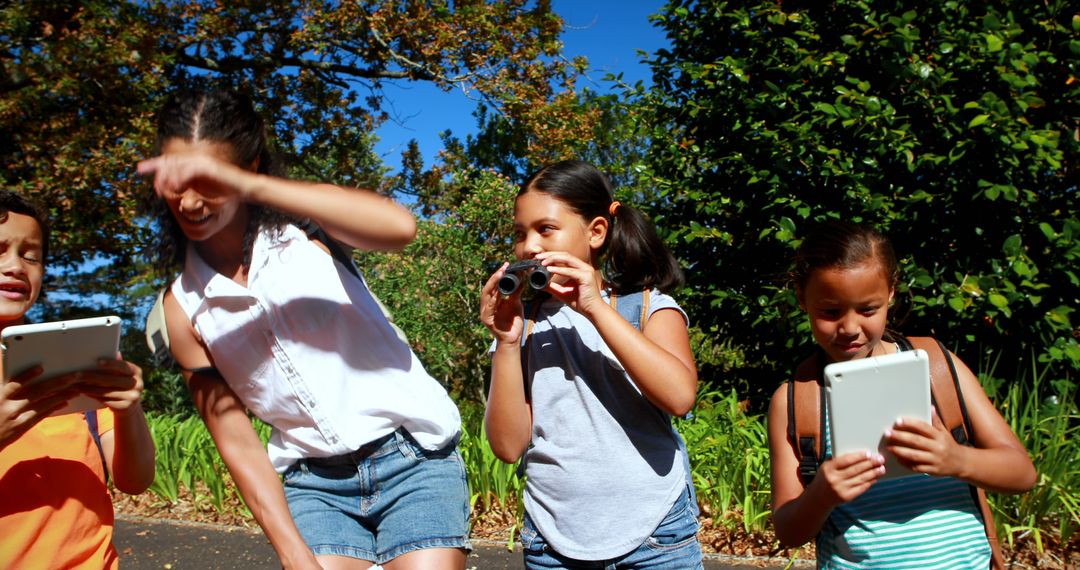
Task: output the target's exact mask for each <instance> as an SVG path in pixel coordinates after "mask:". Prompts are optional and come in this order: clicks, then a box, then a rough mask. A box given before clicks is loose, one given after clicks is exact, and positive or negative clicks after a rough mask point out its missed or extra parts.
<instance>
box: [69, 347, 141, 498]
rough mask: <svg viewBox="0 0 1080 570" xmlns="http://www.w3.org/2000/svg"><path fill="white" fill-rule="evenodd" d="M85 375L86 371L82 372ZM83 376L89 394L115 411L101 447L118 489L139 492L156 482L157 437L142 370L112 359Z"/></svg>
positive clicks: (128, 363)
mask: <svg viewBox="0 0 1080 570" xmlns="http://www.w3.org/2000/svg"><path fill="white" fill-rule="evenodd" d="M83 374H84V375H85V374H86V373H83ZM87 376H88V377H85V378H84V379H83V383H84V384H83V387H84V388H85V392H86V394H87V395H89V396H92V397H94V398H96V399H98V400H100V401H101V402H103V403H104V404H105V405H106V406H107V407H108V408H109V409H110V410H112V412H113V417H114V422H113V429H111V430H109V431H106V432H105V433H103V434H101V450H102V451H103V452H104V454H105V461H106V462H107V463H108V468H109V473H110V474H112V479H113V484H114V485H115V486H116V488H117V489H119V490H120V491H123V492H124V493H127V494H129V495H137V494H139V493H142V492H143V491H145V490H146V489H148V488H149V487H150V485H151V484H152V483H153V482H154V470H155V465H154V439H153V437H151V435H150V427H149V426H148V425H146V415H145V414H143V409H142V403H141V401H142V391H143V381H142V370H141V369H140V368H139V367H138V366H135V365H134V364H132V363H130V362H126V361H124V360H120V359H117V360H109V361H103V362H102V363H101V368H100V369H99V370H97V371H95V372H94V373H93V375H87Z"/></svg>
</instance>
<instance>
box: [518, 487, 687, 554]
mask: <svg viewBox="0 0 1080 570" xmlns="http://www.w3.org/2000/svg"><path fill="white" fill-rule="evenodd" d="M690 496H691V494H690V491H689V490H687V492H685V493H683V494H682V495H680V496H679V499H678V500H676V501H675V504H674V505H673V506H672V507H671V511H669V512H668V514H667V516H666V517H664V520H663V521H661V522H660V526H658V527H657V528H656V530H654V531H653V533H652V536H650V537H649V538H647V539H645V542H643V543H642V544H641V546H638V547H637V549H636V550H634V551H633V552H630V553H629V554H626V555H623V556H621V557H619V558H617V559H614V560H574V559H571V558H567V557H565V556H562V555H560V554H559V553H558V552H555V551H554V550H552V548H551V547H550V546H548V544H547V541H545V540H544V537H543V536H541V535H540V533H539V532H537V530H536V527H535V526H533V522H532V519H530V518H529V514H528V513H525V524H524V526H523V527H522V529H521V546H522V550H524V551H525V568H527V569H529V570H533V569H541V568H543V569H554V568H559V569H566V570H587V569H588V570H595V569H600V570H624V569H625V570H630V569H644V568H648V569H650V570H692V569H698V570H700V569H701V568H703V566H702V557H701V545H700V544H699V543H698V540H697V531H698V522H697V517H696V516H695V515H694V510H695V509H696V507H697V505H691V501H690ZM628 500H629V498H628Z"/></svg>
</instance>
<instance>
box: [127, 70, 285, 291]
mask: <svg viewBox="0 0 1080 570" xmlns="http://www.w3.org/2000/svg"><path fill="white" fill-rule="evenodd" d="M171 139H182V140H185V141H188V142H192V141H214V142H220V143H225V144H228V145H229V147H230V148H231V149H232V152H233V157H232V159H233V161H234V162H235V163H236V164H240V165H249V164H253V163H255V162H256V160H257V161H258V166H257V168H256V171H257V172H258V173H260V174H268V175H271V176H276V177H284V175H285V168H284V166H283V165H282V164H281V161H280V160H279V159H278V157H277V155H276V154H275V153H273V152H272V151H271V150H270V148H269V146H268V141H267V136H266V127H265V125H264V123H263V119H262V117H260V116H259V114H258V113H256V112H255V106H254V105H253V104H252V102H251V99H249V98H248V97H247V96H245V95H242V94H240V93H237V92H234V91H226V90H215V91H205V92H202V91H186V92H181V93H177V94H175V95H173V96H171V97H170V98H169V99H168V100H167V101H166V102H165V104H164V105H163V106H162V107H161V109H160V110H159V111H158V115H157V150H158V152H160V151H161V149H162V147H163V146H164V145H165V143H166V142H168V141H169V140H171ZM149 198H150V201H149V203H148V204H147V206H148V209H149V210H150V212H151V213H152V214H153V215H154V216H155V217H156V218H157V221H158V223H159V224H160V228H161V229H160V231H159V232H158V234H157V243H156V244H155V246H156V250H155V253H156V257H157V261H156V264H155V265H156V268H157V269H158V270H159V271H161V272H163V273H168V272H171V271H173V270H175V269H177V268H178V267H180V266H182V265H183V263H184V254H185V253H186V251H187V238H186V237H185V236H184V233H183V232H182V231H181V230H180V226H179V224H177V222H176V220H175V219H174V218H173V215H172V212H171V211H170V210H169V207H168V205H167V204H166V203H165V201H164V200H161V199H159V198H157V196H155V195H153V194H150V196H149ZM246 207H247V212H248V223H247V229H246V231H245V233H244V251H243V263H244V265H247V264H249V263H250V261H251V247H252V245H253V244H254V242H255V236H256V235H257V234H258V232H259V231H260V230H261V229H263V228H271V229H274V230H280V229H281V228H282V227H284V226H285V224H288V223H292V222H295V221H296V220H294V219H293V218H291V217H289V216H286V215H285V214H282V213H280V212H278V211H276V210H273V209H270V208H265V207H262V206H256V205H253V204H248V205H247V206H246Z"/></svg>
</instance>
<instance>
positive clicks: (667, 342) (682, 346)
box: [536, 251, 698, 416]
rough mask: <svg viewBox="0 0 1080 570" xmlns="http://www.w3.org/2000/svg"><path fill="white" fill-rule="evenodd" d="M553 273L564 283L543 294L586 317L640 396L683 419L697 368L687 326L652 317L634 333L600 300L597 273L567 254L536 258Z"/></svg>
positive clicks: (671, 314)
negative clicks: (637, 389)
mask: <svg viewBox="0 0 1080 570" xmlns="http://www.w3.org/2000/svg"><path fill="white" fill-rule="evenodd" d="M536 259H537V260H540V261H541V262H542V263H543V264H544V265H545V266H546V267H547V268H548V270H549V271H550V272H551V273H552V275H559V276H563V277H565V278H566V282H565V283H563V284H556V283H554V282H553V283H551V284H550V285H549V286H548V290H549V291H550V292H551V293H552V294H553V295H555V296H556V297H557V298H558V299H559V300H561V301H563V302H564V303H566V304H567V305H570V306H571V307H572V308H573V309H574V310H576V311H578V312H580V313H581V314H583V315H585V317H587V318H588V319H589V320H590V321H592V323H593V325H594V326H595V327H596V330H597V331H598V332H599V333H600V336H602V337H603V339H604V342H605V343H607V345H608V347H610V348H611V351H612V352H613V353H615V357H616V358H618V359H619V362H621V363H622V365H623V367H624V368H625V369H626V372H627V373H628V374H630V377H631V378H633V380H634V383H635V384H636V385H637V387H638V388H639V389H640V390H641V393H642V394H644V395H645V397H646V398H648V399H649V401H650V402H652V403H653V404H655V405H656V406H657V407H658V408H660V409H661V410H664V411H665V412H667V413H669V414H671V415H674V416H683V415H686V413H687V412H689V411H690V409H691V408H693V407H694V400H695V399H696V398H697V380H698V378H697V365H696V364H695V363H694V357H693V354H692V353H691V351H690V336H689V333H688V332H687V329H686V321H685V320H683V317H682V315H681V314H679V312H678V311H675V310H662V311H657V312H656V313H655V314H654V315H653V316H652V317H651V318H650V319H649V322H648V324H647V325H646V327H645V331H644V332H642V331H638V330H637V329H636V328H634V326H633V325H631V324H630V323H628V322H626V319H624V318H623V317H622V315H620V314H619V313H618V311H616V310H615V309H613V308H612V307H611V306H610V305H608V304H607V303H606V302H604V300H603V299H602V298H601V296H600V284H599V275H598V272H597V271H596V270H595V269H594V268H593V267H592V266H591V265H589V264H588V263H586V262H585V261H582V260H581V259H578V258H577V257H575V256H573V255H571V254H569V253H566V252H551V251H546V252H543V253H541V254H539V255H537V256H536Z"/></svg>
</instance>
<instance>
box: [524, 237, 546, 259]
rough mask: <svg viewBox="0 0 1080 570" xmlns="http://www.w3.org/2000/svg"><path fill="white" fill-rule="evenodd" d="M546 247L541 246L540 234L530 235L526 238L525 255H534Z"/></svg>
mask: <svg viewBox="0 0 1080 570" xmlns="http://www.w3.org/2000/svg"><path fill="white" fill-rule="evenodd" d="M543 251H544V248H542V247H540V236H537V235H530V236H529V237H527V238H525V255H526V256H528V257H532V256H534V255H536V254H538V253H542V252H543Z"/></svg>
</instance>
